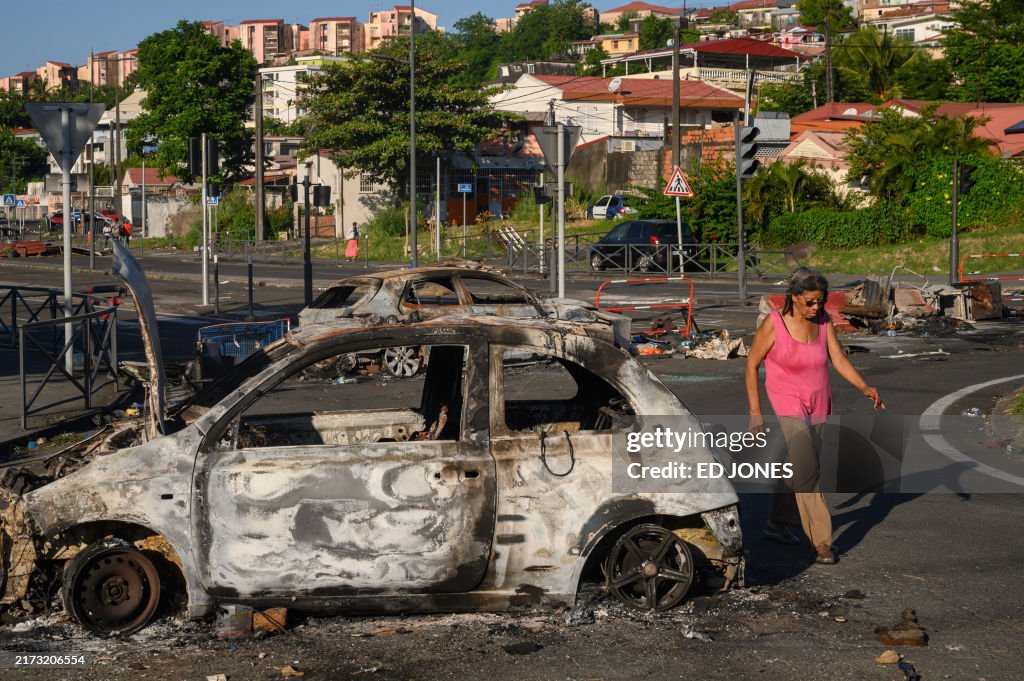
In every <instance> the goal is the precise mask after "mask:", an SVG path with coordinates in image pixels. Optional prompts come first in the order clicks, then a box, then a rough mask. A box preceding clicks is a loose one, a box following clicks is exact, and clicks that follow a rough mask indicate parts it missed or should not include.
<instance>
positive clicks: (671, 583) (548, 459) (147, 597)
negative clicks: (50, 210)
mask: <svg viewBox="0 0 1024 681" xmlns="http://www.w3.org/2000/svg"><path fill="white" fill-rule="evenodd" d="M117 250H118V252H117V256H118V258H117V262H119V263H120V264H119V265H116V266H117V267H119V268H120V269H121V270H122V274H123V275H124V276H125V278H126V279H127V283H128V284H129V287H130V288H131V289H132V291H133V294H135V295H137V298H138V300H137V306H138V309H139V310H140V322H141V323H142V325H143V326H149V325H150V322H152V319H153V318H152V316H151V315H152V307H151V304H147V303H146V298H147V297H148V293H146V292H145V289H144V284H143V282H142V281H140V279H141V272H140V271H138V270H137V266H133V264H132V261H131V257H130V255H126V254H125V253H124V252H123V251H122V250H121V249H119V248H118V249H117ZM602 333H604V332H603V331H601V330H600V329H596V328H595V325H593V324H585V323H572V322H566V321H559V320H549V319H534V320H507V319H502V318H499V317H493V316H452V317H440V318H436V319H430V320H425V321H420V322H409V323H396V324H380V323H378V322H375V321H373V320H367V319H363V320H355V319H353V320H347V321H346V322H345V323H343V324H340V323H339V324H335V325H330V326H328V325H309V326H304V327H300V328H299V329H298V330H296V331H293V332H292V333H290V334H289V335H288V336H287V337H286V338H285V339H283V340H282V341H279V342H278V343H276V344H274V345H272V346H270V347H268V348H266V349H264V350H262V351H261V352H259V353H257V354H256V355H254V356H252V357H251V358H249V360H247V361H246V362H245V363H243V364H241V365H239V366H238V367H236V369H235V371H234V372H233V373H232V374H231V375H229V376H227V377H225V378H224V379H222V380H221V381H220V382H218V383H216V384H214V385H213V386H211V387H209V388H208V389H207V390H206V391H204V392H203V393H200V394H199V395H197V396H195V397H193V398H191V399H190V400H189V401H187V402H185V403H183V404H181V405H177V406H175V407H173V408H172V409H170V410H169V412H168V413H167V415H166V418H162V417H163V416H164V413H165V412H164V410H163V407H162V398H160V397H159V396H154V397H153V398H152V399H151V400H150V402H149V406H150V409H151V414H152V415H153V418H152V419H151V420H150V421H149V422H148V423H147V424H146V427H145V428H143V427H142V424H137V425H135V426H132V427H128V428H126V429H124V430H122V431H119V432H118V433H116V434H115V435H113V436H111V437H109V438H107V439H106V440H105V441H104V442H102V443H100V444H99V445H98V446H97V447H96V451H93V452H92V453H90V454H88V455H84V456H82V457H81V460H80V461H79V462H78V463H79V464H81V465H80V466H79V465H78V464H75V463H69V460H67V459H62V460H61V462H60V463H59V464H54V463H53V462H51V465H50V467H49V470H47V471H46V472H44V473H39V474H37V475H34V476H33V475H29V474H28V473H20V474H19V473H16V472H14V471H8V473H7V475H6V477H5V480H6V482H7V486H6V487H5V488H3V489H0V557H2V560H3V565H2V567H3V573H2V574H0V580H2V581H0V605H4V606H6V605H10V604H16V603H18V602H20V601H21V599H23V598H24V597H25V595H26V592H27V591H28V590H29V589H30V584H31V582H32V579H33V575H34V574H36V573H38V572H39V571H40V570H43V569H45V567H46V566H50V567H51V571H52V572H54V573H58V574H59V572H60V570H59V569H57V570H53V566H60V565H62V564H63V565H64V567H65V569H64V570H63V580H64V581H63V587H62V596H63V600H64V604H65V608H66V609H67V610H68V611H69V612H70V613H71V615H72V616H73V617H74V618H75V619H76V620H78V621H79V622H81V623H82V624H83V625H84V626H86V627H87V628H88V629H90V630H91V631H93V632H95V633H97V634H100V635H109V634H124V633H130V632H132V631H135V630H137V629H139V628H141V627H142V626H144V625H145V624H146V623H147V622H148V621H149V620H150V619H151V618H152V616H153V615H154V613H155V612H156V610H157V607H158V605H159V603H160V601H161V595H162V594H163V595H164V596H167V595H170V594H174V592H177V594H176V595H180V596H182V597H184V601H185V607H186V608H187V613H188V614H189V615H190V616H192V617H203V616H206V615H208V614H210V613H211V612H212V611H213V610H214V609H215V608H216V606H217V605H218V604H220V603H238V604H249V605H253V606H254V607H270V606H275V605H287V606H290V607H294V608H298V609H301V610H305V611H328V610H330V611H345V612H369V611H373V612H414V611H437V610H447V611H458V610H472V609H502V608H515V607H535V606H539V605H542V604H551V605H556V604H572V603H573V602H574V600H575V598H576V594H577V589H578V587H579V584H580V582H581V580H582V579H583V578H584V577H585V576H586V575H587V574H588V573H593V574H600V572H601V571H602V570H603V571H604V574H605V579H606V581H607V583H608V585H609V588H610V590H611V591H612V593H613V594H614V595H615V596H616V597H618V598H619V599H621V600H622V601H624V602H626V603H627V604H629V605H632V606H635V607H638V608H642V609H664V608H669V607H672V606H673V605H675V604H677V603H678V602H680V601H681V600H682V599H683V598H684V597H685V595H686V593H687V591H688V590H689V589H690V587H691V584H692V583H693V582H694V580H695V578H696V576H697V573H698V571H699V570H700V569H701V568H702V567H705V568H709V569H713V570H714V571H715V572H716V573H718V574H720V575H723V576H724V579H725V580H726V581H731V580H733V579H736V578H738V577H740V576H741V574H742V573H741V570H742V551H741V534H740V528H739V517H738V510H737V506H736V504H737V498H736V495H735V493H734V491H733V489H732V487H731V486H730V485H729V483H728V482H727V481H725V480H718V481H715V480H700V481H697V480H694V481H687V482H681V483H680V488H679V491H678V493H671V494H654V493H652V494H643V493H629V494H621V493H615V492H614V491H613V489H612V466H613V458H614V452H613V449H614V448H613V439H614V437H615V435H616V434H617V433H620V434H621V433H623V432H626V431H629V430H633V429H637V428H643V427H644V424H645V422H647V419H650V418H653V417H655V415H658V416H662V415H664V416H673V417H678V418H682V419H690V420H691V421H693V426H694V427H696V428H699V427H700V425H699V424H698V423H696V421H695V420H694V419H693V417H692V416H690V414H689V412H688V411H687V410H686V409H685V407H683V406H682V405H681V404H680V403H679V401H678V399H677V398H676V397H675V396H674V395H673V394H672V393H671V392H670V391H669V390H668V389H667V388H665V387H664V385H662V384H661V383H660V382H659V381H658V380H657V379H656V378H654V376H653V375H652V374H650V372H649V371H648V370H647V369H646V368H644V367H643V366H642V365H640V364H639V363H637V362H636V361H635V360H633V359H632V358H630V357H629V356H628V354H626V353H625V352H623V351H621V350H619V349H617V348H615V347H614V346H613V345H611V344H610V343H608V342H606V341H605V340H603V339H602V338H601V337H600V336H601V335H602ZM145 336H146V337H147V339H148V340H150V341H154V342H150V343H149V346H148V354H149V355H150V357H151V359H158V358H159V348H158V344H157V343H155V340H156V336H155V333H153V332H152V328H151V327H150V332H148V333H146V334H145ZM411 344H417V345H422V346H425V347H429V348H430V357H431V361H430V365H429V367H428V368H427V370H426V372H425V374H424V376H423V378H422V379H421V378H416V379H407V380H403V381H399V382H392V383H391V384H390V385H389V387H388V390H387V391H384V390H381V389H380V388H379V386H377V385H374V384H372V383H358V384H345V385H335V384H323V383H320V382H317V381H315V380H310V379H309V378H308V370H309V368H310V367H313V366H315V365H316V363H318V362H322V361H323V360H324V359H327V358H330V357H332V356H335V355H338V354H341V353H350V352H363V351H369V350H374V349H378V348H387V347H394V346H402V345H405V346H408V345H411ZM524 350H525V351H529V352H532V353H534V354H537V355H541V356H545V357H547V358H549V362H546V363H538V364H535V365H531V366H530V367H526V368H523V367H512V366H510V365H508V364H507V362H506V360H507V358H508V357H510V356H511V355H513V354H515V353H521V352H523V351H524ZM538 372H539V373H538ZM541 385H545V386H550V387H549V388H545V389H541V388H539V386H541ZM159 389H160V388H159V387H157V388H156V389H155V390H159ZM648 425H650V424H649V423H648ZM687 455H688V457H689V458H690V460H691V461H692V462H694V463H697V462H701V461H708V462H710V461H713V460H714V458H713V455H712V453H711V452H710V451H708V450H694V451H690V452H688V454H687ZM61 467H63V468H62V469H61V470H55V469H56V468H61Z"/></svg>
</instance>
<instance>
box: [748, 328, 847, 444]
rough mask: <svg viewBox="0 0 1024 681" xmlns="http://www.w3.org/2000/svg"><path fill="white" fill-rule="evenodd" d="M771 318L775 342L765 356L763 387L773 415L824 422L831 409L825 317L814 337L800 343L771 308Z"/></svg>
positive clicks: (815, 422)
mask: <svg viewBox="0 0 1024 681" xmlns="http://www.w3.org/2000/svg"><path fill="white" fill-rule="evenodd" d="M827 319H828V318H827V317H826V320H827ZM771 320H772V324H773V325H774V326H775V343H774V344H773V345H772V348H771V350H769V351H768V355H767V356H766V357H765V359H764V367H765V381H764V387H765V390H766V391H767V393H768V400H769V401H770V402H771V403H772V409H773V410H774V411H775V415H776V416H790V417H795V418H801V419H805V420H807V421H810V423H812V424H818V423H824V422H825V421H826V420H827V417H828V415H829V414H831V413H832V388H831V387H830V385H829V377H828V326H827V321H824V322H821V323H819V324H818V338H817V340H813V341H811V342H810V343H801V342H800V341H798V340H796V339H795V338H793V337H792V336H791V335H789V329H787V328H786V323H785V322H784V321H782V315H780V314H779V312H778V311H777V310H772V312H771Z"/></svg>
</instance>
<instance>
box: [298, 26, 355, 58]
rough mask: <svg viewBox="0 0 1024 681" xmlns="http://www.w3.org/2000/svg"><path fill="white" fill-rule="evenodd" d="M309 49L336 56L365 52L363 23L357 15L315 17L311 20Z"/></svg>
mask: <svg viewBox="0 0 1024 681" xmlns="http://www.w3.org/2000/svg"><path fill="white" fill-rule="evenodd" d="M307 49H310V50H316V51H317V52H320V53H321V54H328V55H334V56H338V55H341V54H347V53H358V52H363V51H364V43H363V24H362V23H361V22H359V21H356V18H355V17H320V18H318V19H313V20H312V21H311V22H309V46H308V48H307Z"/></svg>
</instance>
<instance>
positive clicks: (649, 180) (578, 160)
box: [568, 142, 665, 192]
mask: <svg viewBox="0 0 1024 681" xmlns="http://www.w3.org/2000/svg"><path fill="white" fill-rule="evenodd" d="M664 154H665V152H664V150H662V149H658V150H654V151H633V152H622V153H615V152H613V153H609V152H608V145H607V144H606V143H605V142H597V143H595V144H590V145H587V146H585V147H577V148H576V151H575V153H574V154H573V157H572V160H571V161H570V163H569V168H568V173H569V175H570V176H571V177H572V179H573V180H574V181H576V182H580V183H582V184H585V185H586V186H587V187H590V188H596V187H599V186H600V185H601V184H604V186H605V188H606V189H607V191H609V192H615V191H619V190H621V189H625V188H627V187H630V186H634V187H650V188H652V189H653V188H655V187H657V186H658V180H659V169H660V168H661V164H662V158H663V156H664Z"/></svg>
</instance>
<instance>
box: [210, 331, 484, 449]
mask: <svg viewBox="0 0 1024 681" xmlns="http://www.w3.org/2000/svg"><path fill="white" fill-rule="evenodd" d="M384 350H385V349H384V348H376V349H368V350H361V351H359V352H357V353H339V354H336V355H332V356H330V357H328V358H326V359H323V360H320V361H317V362H313V363H310V364H306V365H303V366H302V367H301V368H294V369H293V373H292V374H291V375H290V376H288V377H287V378H285V379H284V380H283V381H281V382H280V383H278V384H277V385H276V386H275V387H274V388H273V389H271V390H269V391H268V392H267V393H266V394H265V395H263V396H261V397H260V398H258V399H257V400H256V401H255V402H253V403H252V404H250V405H249V406H248V408H246V410H245V411H244V412H243V413H242V414H241V415H240V416H239V417H237V420H236V421H235V423H234V424H233V426H232V427H231V428H230V430H229V431H228V432H227V433H226V434H225V435H224V436H223V437H221V439H220V442H219V443H218V447H219V448H221V449H266V448H275V447H296V446H300V447H301V446H318V445H327V446H331V447H338V446H345V445H362V444H374V443H388V442H390V443H402V442H411V441H420V440H448V441H456V440H459V439H460V438H461V434H462V416H463V403H464V395H465V391H466V385H465V384H466V380H465V356H466V348H465V347H464V346H458V345H457V346H447V345H439V346H432V347H430V349H429V353H424V354H425V355H426V356H427V358H428V361H427V362H426V369H425V371H421V372H420V374H419V375H416V376H411V377H407V378H397V379H396V378H394V377H391V376H387V375H386V374H380V373H378V372H377V370H376V369H371V367H375V366H377V364H378V359H379V356H380V355H381V354H382V353H383V352H384ZM373 451H374V449H372V448H371V449H367V450H366V453H367V454H370V453H373Z"/></svg>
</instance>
